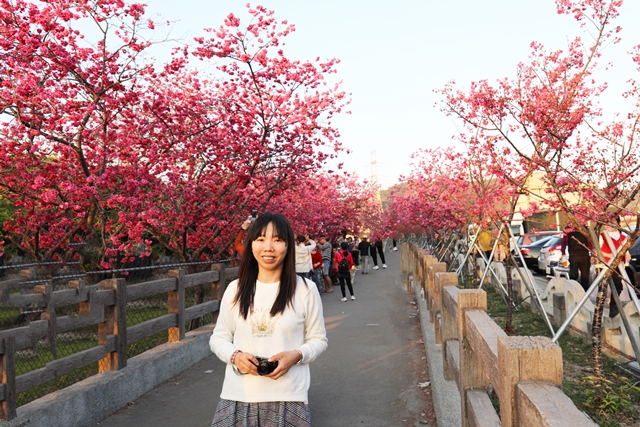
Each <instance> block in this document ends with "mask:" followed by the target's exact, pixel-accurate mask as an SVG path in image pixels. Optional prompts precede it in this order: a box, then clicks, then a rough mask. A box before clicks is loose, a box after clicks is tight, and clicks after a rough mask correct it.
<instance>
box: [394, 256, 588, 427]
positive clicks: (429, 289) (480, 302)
mask: <svg viewBox="0 0 640 427" xmlns="http://www.w3.org/2000/svg"><path fill="white" fill-rule="evenodd" d="M401 266H402V271H403V273H405V274H406V275H407V278H408V279H407V287H408V288H409V289H408V290H410V291H412V292H415V293H416V294H418V295H421V296H422V295H423V296H424V298H425V301H426V307H427V309H428V310H429V314H430V320H431V322H432V323H433V324H434V327H435V336H436V343H437V344H442V346H443V372H444V377H445V379H446V380H448V381H455V383H456V385H457V386H458V390H459V392H460V402H461V408H460V411H461V414H462V425H463V427H468V426H477V427H481V426H504V427H511V426H571V427H578V426H595V425H596V424H595V423H594V422H593V421H591V420H590V419H589V418H588V417H587V416H586V415H585V414H584V413H583V412H581V411H580V410H579V409H578V408H576V406H575V405H574V404H573V402H572V401H571V400H570V399H569V398H568V397H567V396H566V395H565V394H564V393H563V392H562V390H561V388H560V387H561V386H562V350H561V348H560V347H559V346H558V345H557V344H555V343H553V342H551V340H550V339H549V338H546V337H523V336H507V335H506V333H505V332H504V331H503V330H502V328H500V327H499V326H498V325H497V324H496V323H495V322H494V321H493V320H492V319H491V318H490V317H489V315H488V314H487V312H486V310H487V295H486V293H485V292H484V291H482V290H475V289H459V288H458V276H457V275H456V273H447V272H446V271H447V270H446V265H445V264H444V263H439V262H438V260H437V259H436V258H435V257H432V256H431V255H429V254H428V253H426V252H425V251H423V250H422V249H420V248H418V247H416V246H415V245H411V244H405V245H404V246H403V247H402V249H401ZM491 388H493V390H494V391H495V393H496V396H497V397H498V399H499V401H500V415H498V414H497V412H496V410H495V409H494V406H493V404H492V402H491V399H490V397H489V390H490V389H491Z"/></svg>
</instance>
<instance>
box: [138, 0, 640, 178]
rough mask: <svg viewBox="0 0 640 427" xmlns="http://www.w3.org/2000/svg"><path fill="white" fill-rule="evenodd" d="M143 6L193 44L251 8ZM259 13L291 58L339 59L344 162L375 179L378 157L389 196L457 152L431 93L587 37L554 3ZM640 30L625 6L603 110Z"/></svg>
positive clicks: (360, 3) (625, 74) (507, 72)
mask: <svg viewBox="0 0 640 427" xmlns="http://www.w3.org/2000/svg"><path fill="white" fill-rule="evenodd" d="M143 1H144V0H143ZM146 3H148V7H147V13H148V15H150V16H152V17H153V15H155V14H160V15H161V16H162V17H163V18H164V19H168V20H171V21H174V20H177V21H178V22H177V23H176V24H175V27H174V30H173V32H172V34H171V36H172V37H173V38H179V39H182V40H184V41H185V42H188V43H190V42H191V39H192V38H193V37H194V36H198V35H203V31H202V28H205V27H213V28H217V27H219V26H220V24H221V23H222V21H223V19H224V17H225V16H226V15H227V14H229V13H230V12H233V13H234V14H235V15H237V16H239V17H240V18H241V19H242V18H245V17H246V16H247V15H246V7H245V4H246V2H244V1H238V0H213V1H203V0H180V1H176V0H146ZM258 4H261V5H263V6H265V7H267V8H268V9H271V10H275V17H276V19H278V20H283V19H287V20H288V21H289V22H290V23H293V24H295V26H296V31H295V32H294V33H293V34H292V35H290V36H288V37H286V38H285V39H284V41H285V43H286V44H285V46H284V53H285V55H287V56H288V57H291V58H295V59H302V60H306V59H308V60H312V59H315V58H316V57H318V56H319V57H320V58H321V59H328V58H340V60H341V63H340V64H339V65H338V78H339V79H341V80H343V86H342V88H343V90H346V91H347V92H351V93H352V103H351V105H350V108H349V110H351V111H352V114H351V115H343V116H342V117H340V118H339V120H336V121H334V124H335V125H336V126H337V127H338V128H339V129H340V132H341V134H342V142H343V143H344V145H345V146H346V147H348V148H349V149H350V150H351V151H352V153H351V154H349V155H343V156H342V157H341V159H340V161H342V162H344V165H345V168H346V169H348V170H350V171H352V172H355V173H357V174H358V175H359V176H361V177H362V178H367V179H370V178H371V172H372V169H373V170H374V168H372V161H373V159H374V157H373V156H374V155H375V159H376V161H377V168H375V169H377V174H378V181H379V183H380V184H381V186H382V188H387V187H389V186H391V185H393V184H395V183H396V182H397V181H398V177H399V175H400V174H405V173H408V172H409V162H410V158H409V157H410V155H411V154H412V153H414V152H416V151H417V150H418V149H419V148H435V147H437V146H442V145H450V144H453V142H452V140H451V137H452V136H453V135H454V134H455V133H456V123H455V122H454V121H453V120H452V119H449V118H447V117H446V116H445V115H444V114H442V113H441V112H440V111H439V109H438V108H437V107H435V106H434V104H435V103H436V102H437V101H438V100H439V99H438V98H437V95H436V94H434V93H433V90H434V89H440V88H442V87H443V86H444V84H445V83H446V82H448V81H450V80H455V81H456V82H457V83H458V85H460V88H466V87H468V85H469V83H470V82H471V81H475V80H481V79H488V80H490V81H494V80H495V79H497V78H502V77H514V75H515V69H516V65H517V64H518V62H520V61H525V60H526V59H527V57H528V54H529V51H530V49H529V44H530V42H531V41H538V42H541V43H543V44H544V45H545V46H546V47H547V50H552V49H554V50H555V49H565V47H566V45H567V43H566V41H567V40H569V39H573V37H575V36H577V35H582V34H583V33H581V30H580V29H579V27H578V24H577V23H576V21H575V20H573V18H571V17H568V16H564V15H563V16H559V15H557V14H556V12H555V2H554V1H553V0H394V1H381V0H367V1H364V0H322V1H318V0H315V1H311V0H307V1H302V0H297V1H294V0H262V1H260V2H252V5H258ZM638 21H640V1H638V0H626V1H625V4H624V6H623V7H622V16H621V17H620V19H618V20H617V24H618V25H620V26H622V28H623V31H622V33H621V37H622V39H623V41H622V43H620V44H618V45H616V46H610V47H608V48H607V50H606V51H605V52H606V55H607V59H608V60H611V61H614V71H613V74H611V77H607V79H608V82H609V83H610V96H611V99H609V100H605V102H607V103H608V104H607V105H612V106H614V105H615V108H617V107H618V106H619V105H620V101H619V95H618V94H619V93H620V92H621V91H622V90H623V88H624V82H625V81H626V80H627V79H628V78H630V77H637V75H638V72H637V71H636V70H635V68H634V67H633V64H632V62H631V59H630V56H629V55H628V54H627V52H628V51H629V50H630V49H631V47H632V46H633V45H634V44H640V25H637V23H638ZM634 23H635V25H634ZM634 27H635V28H634ZM614 100H615V101H614Z"/></svg>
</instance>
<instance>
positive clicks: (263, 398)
mask: <svg viewBox="0 0 640 427" xmlns="http://www.w3.org/2000/svg"><path fill="white" fill-rule="evenodd" d="M244 246H245V248H246V249H245V253H244V256H243V257H242V260H241V261H240V268H239V271H238V280H235V281H233V282H231V283H230V284H229V286H228V288H227V290H226V291H225V293H224V295H223V297H222V301H221V305H220V314H219V317H218V321H217V323H216V327H215V329H214V331H213V335H212V336H211V340H210V341H209V345H210V347H211V350H212V351H213V352H214V353H215V354H216V355H217V356H218V357H219V358H220V360H222V361H223V362H225V363H227V368H226V371H225V379H224V383H223V385H222V393H221V395H220V399H221V400H220V403H219V404H218V407H217V409H216V413H215V416H214V418H213V424H212V427H221V426H242V427H254V426H256V427H257V426H264V425H287V426H288V425H295V426H311V414H310V411H309V405H308V390H309V382H310V375H309V363H310V362H312V361H313V360H315V359H316V358H317V357H318V356H319V355H320V354H321V353H322V352H323V351H325V350H326V348H327V335H326V330H325V326H324V319H323V314H322V303H321V301H320V294H319V293H318V289H317V288H316V287H315V286H313V285H312V284H311V282H307V281H306V280H304V279H302V278H301V277H299V276H297V275H296V272H295V242H294V237H293V231H292V229H291V225H290V224H289V222H288V221H287V219H286V218H285V217H284V216H282V215H281V214H271V213H265V214H262V215H260V216H259V217H258V218H257V219H256V220H255V221H254V222H253V223H252V224H251V226H250V227H249V229H248V230H247V234H246V239H245V245H244ZM257 357H264V358H268V361H269V362H277V366H276V367H275V369H274V370H273V371H272V372H270V373H269V370H270V369H269V368H268V366H267V368H266V369H262V368H264V365H265V363H264V362H262V363H260V362H259V361H258V359H257ZM259 365H260V367H261V370H260V373H261V374H262V375H259V369H258V366H259ZM272 365H275V363H273V364H272Z"/></svg>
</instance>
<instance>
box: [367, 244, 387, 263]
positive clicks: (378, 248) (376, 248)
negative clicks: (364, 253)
mask: <svg viewBox="0 0 640 427" xmlns="http://www.w3.org/2000/svg"><path fill="white" fill-rule="evenodd" d="M376 252H377V255H380V261H382V268H387V263H386V261H385V259H384V245H383V243H382V239H376V241H375V243H374V244H373V245H372V246H371V258H372V259H373V269H374V270H377V269H379V268H380V267H378V257H377V256H376Z"/></svg>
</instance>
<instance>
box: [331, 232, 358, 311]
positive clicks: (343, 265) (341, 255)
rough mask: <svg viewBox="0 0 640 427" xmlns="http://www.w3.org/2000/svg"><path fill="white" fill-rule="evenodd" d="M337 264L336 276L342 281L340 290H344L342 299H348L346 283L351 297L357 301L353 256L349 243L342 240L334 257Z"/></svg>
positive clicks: (343, 300)
mask: <svg viewBox="0 0 640 427" xmlns="http://www.w3.org/2000/svg"><path fill="white" fill-rule="evenodd" d="M334 262H335V264H336V277H337V278H338V281H339V282H340V292H342V299H341V300H340V301H342V302H345V301H347V295H346V293H345V288H344V286H345V284H346V285H347V287H348V288H349V293H350V294H351V299H352V300H354V301H355V299H356V297H355V295H354V294H353V285H352V284H351V268H352V267H353V257H352V256H351V254H350V253H349V244H348V243H347V242H342V244H341V245H340V249H339V250H338V251H336V256H335V258H334Z"/></svg>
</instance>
